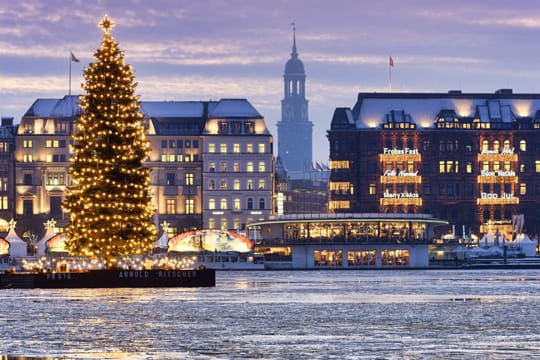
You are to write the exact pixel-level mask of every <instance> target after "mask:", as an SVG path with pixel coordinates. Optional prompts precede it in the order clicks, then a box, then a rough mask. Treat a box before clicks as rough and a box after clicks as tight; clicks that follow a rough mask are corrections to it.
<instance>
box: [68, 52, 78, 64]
mask: <svg viewBox="0 0 540 360" xmlns="http://www.w3.org/2000/svg"><path fill="white" fill-rule="evenodd" d="M69 53H70V55H71V61H73V62H79V59H77V58H76V57H75V55H73V53H72V52H71V51H70V52H69Z"/></svg>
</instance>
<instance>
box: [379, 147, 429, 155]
mask: <svg viewBox="0 0 540 360" xmlns="http://www.w3.org/2000/svg"><path fill="white" fill-rule="evenodd" d="M383 154H390V155H406V154H411V155H418V154H420V152H419V151H418V149H409V148H405V149H389V148H384V150H383Z"/></svg>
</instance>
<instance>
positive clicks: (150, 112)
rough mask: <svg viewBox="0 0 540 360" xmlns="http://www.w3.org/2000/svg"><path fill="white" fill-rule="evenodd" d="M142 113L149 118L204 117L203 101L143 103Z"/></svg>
mask: <svg viewBox="0 0 540 360" xmlns="http://www.w3.org/2000/svg"><path fill="white" fill-rule="evenodd" d="M141 112H142V113H143V114H144V115H146V116H148V117H190V118H195V117H203V115H204V103H203V102H202V101H142V102H141Z"/></svg>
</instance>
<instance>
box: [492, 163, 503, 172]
mask: <svg viewBox="0 0 540 360" xmlns="http://www.w3.org/2000/svg"><path fill="white" fill-rule="evenodd" d="M499 170H501V163H500V162H499V161H494V162H493V171H499Z"/></svg>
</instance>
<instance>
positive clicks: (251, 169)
mask: <svg viewBox="0 0 540 360" xmlns="http://www.w3.org/2000/svg"><path fill="white" fill-rule="evenodd" d="M246 171H247V172H253V162H251V161H248V163H247V167H246Z"/></svg>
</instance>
